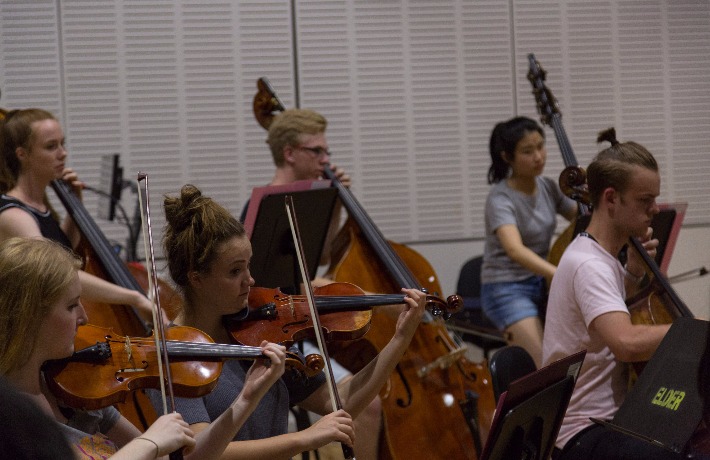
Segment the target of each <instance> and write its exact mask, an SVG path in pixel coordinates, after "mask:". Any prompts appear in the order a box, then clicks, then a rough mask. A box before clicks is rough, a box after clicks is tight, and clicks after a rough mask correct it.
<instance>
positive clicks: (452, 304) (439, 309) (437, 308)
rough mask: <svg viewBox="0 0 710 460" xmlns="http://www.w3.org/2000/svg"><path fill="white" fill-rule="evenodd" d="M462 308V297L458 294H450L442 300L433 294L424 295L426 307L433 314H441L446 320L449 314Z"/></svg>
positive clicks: (449, 316)
mask: <svg viewBox="0 0 710 460" xmlns="http://www.w3.org/2000/svg"><path fill="white" fill-rule="evenodd" d="M462 308H463V298H462V297H461V296H460V295H458V294H453V295H450V296H449V297H447V298H446V301H445V302H444V300H443V299H441V298H439V297H437V296H433V295H427V296H426V309H427V311H429V312H430V313H431V314H432V315H434V316H441V317H442V318H443V319H445V320H447V319H449V318H451V315H453V314H454V313H458V312H459V311H461V309H462Z"/></svg>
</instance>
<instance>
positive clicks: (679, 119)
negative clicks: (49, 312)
mask: <svg viewBox="0 0 710 460" xmlns="http://www.w3.org/2000/svg"><path fill="white" fill-rule="evenodd" d="M0 12H1V13H2V16H1V17H0V64H1V66H0V87H1V88H2V91H3V96H2V100H0V105H1V106H5V107H26V106H42V107H45V108H47V109H49V110H51V111H53V112H55V113H57V114H58V115H59V116H60V118H61V121H62V123H63V124H64V127H65V130H66V132H67V135H68V140H69V147H70V155H71V156H70V158H71V164H72V166H73V167H75V169H77V170H78V172H79V173H80V175H81V177H82V178H83V179H84V180H85V181H86V182H87V183H89V184H90V185H98V182H99V177H100V171H99V169H100V168H99V165H100V161H99V159H100V155H101V154H103V153H120V154H121V160H122V163H123V166H124V168H125V171H126V172H125V175H126V177H127V178H131V179H132V178H133V177H134V176H135V173H136V172H137V171H138V170H142V171H145V172H148V173H149V174H150V178H151V197H152V205H153V214H154V216H155V219H154V225H156V228H157V233H158V235H159V234H160V232H159V230H160V228H161V227H162V223H163V219H162V209H161V208H160V203H161V201H162V200H161V198H162V195H163V194H164V193H175V192H177V191H178V189H179V187H180V186H181V185H182V184H184V183H186V182H192V183H195V184H196V185H198V186H200V187H201V188H202V189H203V190H204V191H205V193H206V194H209V195H211V196H213V197H215V198H216V199H217V200H219V201H220V202H221V203H223V204H224V205H225V206H227V207H228V208H229V209H230V210H231V211H233V212H234V213H239V212H240V211H241V207H242V205H243V203H244V201H245V200H246V199H247V198H248V197H249V194H250V191H251V189H252V188H253V187H255V186H260V185H263V184H265V183H267V182H268V181H269V180H270V178H271V175H272V172H273V166H272V161H271V157H270V154H269V152H268V148H267V146H266V145H265V143H264V140H265V136H266V133H265V131H264V130H263V129H262V128H261V127H260V126H258V124H257V123H256V121H255V120H254V117H253V114H252V99H253V97H254V94H255V92H256V86H255V84H256V79H257V78H258V77H260V76H267V77H268V78H269V79H270V80H271V83H272V84H273V86H274V88H275V89H276V90H277V92H278V94H279V96H280V98H281V99H282V100H283V101H284V103H285V105H286V106H287V107H294V106H297V105H298V106H301V107H310V108H314V109H316V110H319V111H321V112H322V113H323V114H324V115H326V116H327V118H328V119H329V122H330V125H329V128H328V138H329V141H330V144H331V147H332V150H333V151H334V152H335V154H334V156H333V162H334V163H336V164H338V165H340V166H343V167H344V168H346V169H347V170H348V171H349V172H350V174H351V175H352V176H353V181H354V185H353V192H354V193H355V194H356V196H357V197H358V199H359V200H360V201H361V202H362V204H363V205H364V207H365V209H366V210H367V211H368V213H369V214H370V216H371V217H372V218H373V220H374V221H375V222H376V223H377V225H378V226H380V227H381V229H382V230H383V233H384V234H385V235H386V236H387V237H388V238H391V239H393V240H396V241H402V242H413V241H419V242H421V241H432V240H451V241H453V240H461V239H466V238H478V237H481V236H482V228H483V204H484V200H485V196H486V193H487V191H488V185H487V184H486V173H487V169H488V165H489V157H488V136H489V134H490V131H491V129H492V127H493V125H494V124H495V123H496V122H498V121H500V120H503V119H507V118H509V117H511V116H514V115H516V114H522V115H528V116H532V117H534V118H537V114H536V111H535V101H534V98H533V96H532V94H531V86H530V83H529V81H528V80H527V78H526V74H527V71H528V62H527V54H528V53H531V52H532V53H535V55H536V57H537V58H538V60H539V61H540V62H541V64H542V65H543V67H544V68H545V69H546V70H547V71H548V77H547V85H548V87H549V88H550V89H551V90H552V92H553V94H554V95H555V96H556V98H557V99H558V101H559V104H560V109H561V111H562V114H563V124H564V127H565V128H566V130H567V133H568V135H569V139H570V142H571V144H572V146H573V148H574V151H575V153H576V156H577V159H578V160H579V162H580V163H581V164H583V165H586V164H588V162H589V161H590V160H591V158H592V157H593V155H594V154H595V153H596V152H597V151H598V150H599V148H600V146H597V145H596V143H595V138H596V134H597V132H598V131H599V130H601V129H604V128H606V127H608V126H611V125H614V126H616V127H617V130H618V135H619V138H620V139H621V140H636V141H638V142H640V143H642V144H644V145H646V146H648V147H649V148H650V149H651V150H652V151H653V152H654V153H655V154H656V156H657V157H658V159H659V161H660V162H661V167H662V173H663V189H662V199H663V200H664V201H673V200H678V201H683V200H687V201H689V202H690V207H689V209H688V215H687V218H686V221H687V222H689V223H693V224H709V223H710V205H708V204H706V203H707V201H706V200H705V195H706V194H707V193H706V192H707V187H706V186H705V183H706V182H707V181H706V179H705V177H706V174H707V173H708V172H710V157H709V156H708V155H707V153H706V150H707V145H710V139H709V137H710V129H709V128H710V109H709V108H708V107H710V104H709V102H710V79H708V78H707V75H708V74H709V73H710V72H709V71H710V59H709V58H710V6H709V2H708V1H707V0H704V1H701V0H695V1H692V0H683V1H678V2H676V1H674V2H672V3H671V2H668V1H661V0H658V1H631V0H606V1H599V2H593V3H590V2H587V1H561V0H560V1H553V0H549V1H539V0H509V1H507V2H501V1H496V0H487V1H476V2H469V1H464V0H456V1H451V2H438V1H424V0H417V1H414V0H412V1H402V0H399V1H397V0H387V1H352V0H340V1H330V0H298V1H296V2H295V7H294V8H293V9H292V2H291V1H289V0H272V1H257V0H252V1H238V2H231V1H221V2H220V1H206V0H203V1H180V2H175V1H169V0H141V1H137V0H133V1H125V2H103V1H80V0H72V1H59V0H53V1H37V2H14V1H2V2H0ZM292 12H295V16H294V15H293V14H292ZM547 132H548V138H549V142H548V145H549V149H548V150H549V162H548V166H547V169H546V174H547V175H549V176H550V177H555V178H556V177H557V175H558V173H559V171H561V169H562V160H561V157H560V155H559V150H558V148H557V143H556V142H555V140H554V136H553V135H552V131H551V130H550V129H549V128H547ZM131 198H132V197H131V194H130V193H128V192H127V191H126V192H125V198H124V204H125V205H126V207H127V209H128V211H129V213H131V212H132V200H131ZM86 203H87V207H88V208H89V210H90V212H92V214H94V215H95V214H96V211H97V208H96V206H97V203H96V198H95V197H94V196H92V195H91V194H89V193H87V196H86ZM99 223H100V225H101V226H102V227H103V228H105V230H106V232H107V233H108V234H109V235H110V237H111V238H112V239H114V240H116V241H118V242H119V243H120V242H122V241H123V240H124V239H125V237H126V231H125V229H124V228H123V227H122V226H121V225H119V224H116V223H113V224H107V223H105V222H99Z"/></svg>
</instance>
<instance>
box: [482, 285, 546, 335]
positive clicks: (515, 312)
mask: <svg viewBox="0 0 710 460" xmlns="http://www.w3.org/2000/svg"><path fill="white" fill-rule="evenodd" d="M546 292H547V289H546V287H545V279H544V278H543V277H541V276H531V277H530V278H526V279H524V280H522V281H511V282H501V283H485V284H483V285H482V286H481V306H482V308H483V312H484V313H485V314H486V316H487V317H488V318H489V319H490V320H491V322H492V323H493V324H495V325H496V327H497V328H498V329H500V330H504V329H506V328H507V327H508V326H510V325H511V324H515V323H517V322H518V321H520V320H522V319H525V318H530V317H533V316H540V317H541V316H543V314H544V309H545V305H546V303H547V293H546Z"/></svg>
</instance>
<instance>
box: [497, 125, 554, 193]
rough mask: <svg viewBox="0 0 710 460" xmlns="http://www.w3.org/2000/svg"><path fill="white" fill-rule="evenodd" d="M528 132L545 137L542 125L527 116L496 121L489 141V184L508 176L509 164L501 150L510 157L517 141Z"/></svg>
mask: <svg viewBox="0 0 710 460" xmlns="http://www.w3.org/2000/svg"><path fill="white" fill-rule="evenodd" d="M529 132H538V133H540V135H541V136H542V138H543V139H544V138H545V131H544V130H543V129H542V127H541V126H540V125H539V124H538V123H537V122H536V121H535V120H533V119H530V118H527V117H515V118H511V119H510V120H508V121H502V122H500V123H498V124H497V125H496V126H495V128H493V132H491V140H490V143H489V150H490V153H491V162H492V163H491V167H490V168H488V183H489V184H493V183H496V182H500V181H502V180H503V179H505V178H506V177H508V172H509V171H510V164H509V163H508V162H507V161H505V158H503V152H507V153H508V155H510V156H511V159H512V155H513V154H514V153H515V147H516V146H517V145H518V142H520V139H522V138H523V137H525V134H527V133H529Z"/></svg>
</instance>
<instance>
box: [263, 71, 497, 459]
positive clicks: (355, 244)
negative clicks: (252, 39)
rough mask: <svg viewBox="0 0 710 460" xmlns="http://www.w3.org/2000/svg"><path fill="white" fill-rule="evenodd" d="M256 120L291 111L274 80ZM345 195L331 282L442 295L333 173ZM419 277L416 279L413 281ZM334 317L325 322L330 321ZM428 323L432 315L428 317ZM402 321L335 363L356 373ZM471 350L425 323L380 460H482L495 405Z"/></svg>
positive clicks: (346, 346)
mask: <svg viewBox="0 0 710 460" xmlns="http://www.w3.org/2000/svg"><path fill="white" fill-rule="evenodd" d="M257 88H258V90H259V92H258V93H257V95H256V96H255V97H254V113H255V117H256V119H257V121H258V122H259V124H260V125H261V126H262V127H264V128H265V129H268V127H269V125H270V124H271V122H272V120H273V116H274V113H275V112H280V111H283V110H284V109H283V104H282V103H281V102H280V101H279V100H278V97H277V96H276V94H275V92H274V90H273V88H271V86H270V85H269V84H268V80H267V79H266V78H263V77H262V78H260V79H259V81H258V82H257ZM325 175H326V178H327V179H331V182H332V183H333V185H334V186H335V187H336V188H338V192H339V197H340V200H341V201H342V202H343V205H344V207H345V208H346V210H347V211H348V219H347V221H346V223H345V225H344V227H343V228H342V229H341V231H340V232H339V234H338V236H336V239H335V241H334V242H333V249H332V253H331V266H330V268H329V270H328V274H327V275H326V276H329V277H330V278H331V279H333V280H335V281H349V282H353V283H354V284H356V285H358V286H361V287H362V288H364V289H366V290H368V291H370V292H397V291H399V290H400V289H401V288H403V287H407V288H418V289H421V288H422V287H423V288H425V289H426V291H425V292H428V293H430V294H436V293H439V292H441V287H440V285H439V282H438V278H437V276H436V273H435V272H434V269H433V268H432V267H431V265H430V264H429V263H428V261H427V260H426V259H424V258H423V257H422V256H421V255H420V254H419V253H417V252H416V251H414V250H413V249H411V248H409V247H407V246H405V245H401V244H396V243H393V242H390V241H387V240H386V239H385V238H384V236H383V235H382V233H381V232H380V231H379V229H378V228H377V227H376V226H375V224H374V223H373V222H372V220H371V219H370V218H369V216H368V215H367V213H366V212H365V210H364V209H362V207H361V206H360V204H359V203H358V202H357V200H356V198H355V197H354V196H353V195H352V193H350V191H349V190H348V189H347V188H346V187H345V186H344V185H343V184H342V183H340V181H339V180H338V179H337V178H336V177H335V175H334V174H332V173H331V170H330V168H329V167H327V166H326V168H325ZM410 267H413V268H412V269H415V270H416V276H415V274H414V273H412V270H411V269H410ZM325 316H327V315H324V317H325ZM425 316H427V315H425ZM396 318H397V315H396V314H394V312H390V311H388V310H385V309H376V310H375V311H374V312H373V319H372V322H373V323H376V324H375V327H373V328H371V329H370V331H369V332H368V333H367V334H365V335H364V336H363V338H362V339H360V340H355V341H348V342H335V345H337V346H338V348H340V349H339V350H335V351H334V355H335V358H336V359H337V360H338V361H339V362H340V363H341V364H343V365H344V366H345V367H346V368H348V370H350V371H351V372H353V373H355V372H357V371H358V370H360V369H361V368H362V367H364V366H365V365H366V364H367V363H368V362H369V361H370V360H372V359H373V358H374V357H375V355H377V353H379V351H380V350H381V349H382V348H384V346H385V345H386V343H387V342H388V341H389V339H390V338H391V337H392V335H393V334H394V331H395V329H396V321H397V319H396ZM465 351H466V349H465V347H464V346H462V345H461V343H460V342H459V341H457V340H456V337H455V335H454V334H452V333H451V332H450V331H448V330H447V329H446V327H445V326H444V325H443V321H441V318H433V317H432V315H428V319H425V320H424V321H422V323H421V324H420V325H419V327H418V329H417V332H416V333H415V335H414V337H413V339H412V342H411V343H410V345H409V349H408V351H407V353H406V354H405V356H404V357H403V358H402V360H401V361H400V363H399V364H398V365H397V368H396V370H395V371H394V372H393V373H392V376H391V377H390V380H389V382H388V384H387V385H386V386H385V388H383V390H382V392H381V393H380V397H381V398H382V403H383V407H382V410H383V417H384V430H383V437H382V439H381V442H380V452H379V458H382V459H397V458H423V457H432V458H457V459H459V458H461V459H476V458H478V454H479V453H480V451H481V447H482V442H481V439H482V438H483V439H485V438H486V437H487V436H488V430H489V429H490V425H491V421H492V419H493V412H494V411H495V397H494V395H493V388H492V385H491V379H490V373H489V371H488V369H487V366H484V365H483V364H481V363H475V364H474V363H471V362H470V361H468V360H467V359H466V357H465Z"/></svg>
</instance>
